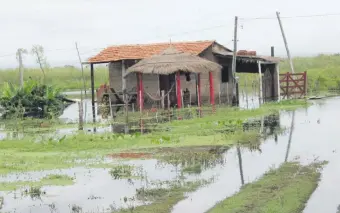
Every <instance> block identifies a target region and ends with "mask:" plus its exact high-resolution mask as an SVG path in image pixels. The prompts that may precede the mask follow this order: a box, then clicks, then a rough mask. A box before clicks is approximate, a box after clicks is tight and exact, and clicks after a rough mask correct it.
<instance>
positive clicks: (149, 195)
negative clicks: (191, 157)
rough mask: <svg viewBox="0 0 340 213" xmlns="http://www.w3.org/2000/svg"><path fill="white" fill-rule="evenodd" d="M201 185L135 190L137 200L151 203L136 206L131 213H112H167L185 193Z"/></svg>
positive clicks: (196, 183)
mask: <svg viewBox="0 0 340 213" xmlns="http://www.w3.org/2000/svg"><path fill="white" fill-rule="evenodd" d="M202 184H203V183H202V182H200V181H197V182H187V183H185V184H173V185H172V186H170V187H169V188H156V189H140V190H137V198H138V199H139V200H146V201H151V202H152V203H151V204H149V205H142V206H138V207H136V208H134V209H133V211H131V210H130V209H121V210H117V211H114V213H130V212H134V213H149V212H157V213H169V212H171V210H172V207H173V206H174V205H175V204H177V203H178V202H179V201H181V200H183V199H184V198H185V193H187V192H192V191H195V190H196V189H197V188H198V187H200V186H202Z"/></svg>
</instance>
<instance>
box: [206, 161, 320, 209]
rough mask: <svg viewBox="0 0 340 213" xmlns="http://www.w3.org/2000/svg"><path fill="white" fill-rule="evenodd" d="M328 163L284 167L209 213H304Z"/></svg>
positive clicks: (288, 164)
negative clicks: (321, 172) (322, 169)
mask: <svg viewBox="0 0 340 213" xmlns="http://www.w3.org/2000/svg"><path fill="white" fill-rule="evenodd" d="M323 165H324V163H314V164H311V165H308V166H302V165H299V164H298V163H286V164H283V165H282V166H281V167H280V168H278V169H277V170H271V171H269V172H267V173H266V174H265V175H264V176H263V177H262V178H260V179H259V180H258V181H256V182H254V183H250V184H247V185H245V186H243V187H242V188H241V190H240V191H239V192H238V193H237V194H235V195H234V196H232V197H229V198H227V199H225V200H224V201H222V202H220V203H219V204H217V205H216V206H215V207H214V208H212V209H211V210H210V211H208V212H209V213H222V212H223V213H243V212H249V213H271V212H281V213H301V212H302V211H303V209H304V208H305V203H306V202H307V201H308V199H309V197H310V196H311V194H312V193H313V192H314V190H315V189H316V187H317V185H318V181H319V179H320V171H319V169H320V168H321V167H322V166H323Z"/></svg>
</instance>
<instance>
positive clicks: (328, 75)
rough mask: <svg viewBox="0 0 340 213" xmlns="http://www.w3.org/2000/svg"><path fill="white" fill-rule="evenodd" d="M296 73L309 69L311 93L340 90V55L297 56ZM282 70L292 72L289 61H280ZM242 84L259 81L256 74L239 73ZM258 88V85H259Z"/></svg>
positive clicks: (295, 59) (309, 88)
mask: <svg viewBox="0 0 340 213" xmlns="http://www.w3.org/2000/svg"><path fill="white" fill-rule="evenodd" d="M293 63H294V69H295V72H296V73H299V72H304V71H307V90H308V94H309V95H314V94H318V93H321V94H322V95H327V94H329V92H330V91H331V90H336V91H337V92H339V91H340V55H318V56H315V57H295V58H294V59H293ZM280 72H281V73H286V72H290V65H289V61H288V60H285V61H283V62H281V63H280ZM238 76H239V77H240V85H241V86H244V85H245V82H246V81H247V85H248V87H249V86H250V85H251V83H252V82H256V83H257V81H258V76H257V75H256V74H238ZM257 88H258V86H257Z"/></svg>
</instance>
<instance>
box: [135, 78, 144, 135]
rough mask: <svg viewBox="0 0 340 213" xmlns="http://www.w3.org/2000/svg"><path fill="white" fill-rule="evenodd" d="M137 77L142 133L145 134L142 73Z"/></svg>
mask: <svg viewBox="0 0 340 213" xmlns="http://www.w3.org/2000/svg"><path fill="white" fill-rule="evenodd" d="M136 75H137V88H138V89H137V102H138V106H139V112H140V115H141V117H140V132H141V133H142V134H143V130H144V124H143V118H142V114H143V107H144V95H143V94H144V91H143V89H144V87H143V77H142V73H136Z"/></svg>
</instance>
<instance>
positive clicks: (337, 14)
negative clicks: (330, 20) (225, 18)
mask: <svg viewBox="0 0 340 213" xmlns="http://www.w3.org/2000/svg"><path fill="white" fill-rule="evenodd" d="M329 16H340V13H326V14H312V15H297V16H282V17H281V19H292V18H315V17H329ZM241 19H242V20H270V19H276V17H274V16H270V17H268V16H262V17H254V18H241Z"/></svg>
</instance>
